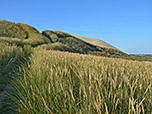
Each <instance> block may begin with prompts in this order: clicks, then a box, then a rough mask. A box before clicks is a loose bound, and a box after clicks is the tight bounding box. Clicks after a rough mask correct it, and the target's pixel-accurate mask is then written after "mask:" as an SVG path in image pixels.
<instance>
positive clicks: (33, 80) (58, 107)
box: [15, 50, 152, 114]
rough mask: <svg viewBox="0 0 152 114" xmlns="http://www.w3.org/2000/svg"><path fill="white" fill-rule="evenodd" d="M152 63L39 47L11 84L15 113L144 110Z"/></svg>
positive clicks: (151, 96) (150, 106)
mask: <svg viewBox="0 0 152 114" xmlns="http://www.w3.org/2000/svg"><path fill="white" fill-rule="evenodd" d="M151 69H152V63H151V62H136V61H129V60H123V59H112V58H106V57H96V56H91V55H80V54H72V53H65V52H58V51H46V50H39V51H36V52H35V53H34V55H32V57H31V59H30V64H29V65H28V67H26V68H24V72H23V75H22V77H21V79H20V80H17V83H16V82H15V88H16V92H17V93H18V94H17V95H16V97H15V101H16V103H17V106H16V108H17V110H18V112H19V113H24V114H33V113H37V114H38V113H45V114H49V113H50V114H53V113H59V114H63V113H65V114H71V113H79V114H95V113H98V114H103V113H106V114H108V113H109V114H121V113H124V114H127V113H128V114H135V113H136V114H141V113H145V114H150V113H152V70H151Z"/></svg>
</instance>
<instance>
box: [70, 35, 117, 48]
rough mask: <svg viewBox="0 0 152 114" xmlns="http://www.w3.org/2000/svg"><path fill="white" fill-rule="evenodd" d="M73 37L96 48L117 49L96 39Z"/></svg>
mask: <svg viewBox="0 0 152 114" xmlns="http://www.w3.org/2000/svg"><path fill="white" fill-rule="evenodd" d="M72 36H74V37H75V38H77V39H80V40H82V41H84V42H87V43H89V44H92V45H95V46H100V47H106V48H113V49H117V48H115V47H114V46H112V45H110V44H108V43H106V42H104V41H102V40H99V39H96V38H88V37H83V36H78V35H72Z"/></svg>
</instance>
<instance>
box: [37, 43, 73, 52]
mask: <svg viewBox="0 0 152 114" xmlns="http://www.w3.org/2000/svg"><path fill="white" fill-rule="evenodd" d="M41 48H42V49H46V50H59V51H67V52H75V50H73V49H72V48H70V47H69V46H67V45H64V44H62V43H60V42H56V43H53V44H43V45H40V46H38V47H37V48H36V49H38V50H39V49H41Z"/></svg>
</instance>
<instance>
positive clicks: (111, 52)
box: [42, 30, 129, 57]
mask: <svg viewBox="0 0 152 114" xmlns="http://www.w3.org/2000/svg"><path fill="white" fill-rule="evenodd" d="M42 34H43V35H44V36H45V37H48V38H49V39H50V41H51V42H52V44H50V45H56V43H58V42H60V43H58V44H57V45H56V48H54V46H48V47H47V46H42V47H43V48H44V47H45V48H46V49H53V50H60V49H62V51H63V48H61V47H62V46H64V47H65V46H66V47H68V49H69V51H70V52H71V51H72V52H76V53H82V54H91V55H97V56H106V57H129V55H128V54H126V53H124V52H122V51H120V50H118V49H116V48H115V47H114V46H112V45H110V44H108V43H106V42H104V41H102V40H99V39H95V38H88V37H83V36H78V35H72V34H69V33H66V32H63V31H52V30H45V31H43V32H42ZM61 44H62V45H61ZM59 45H60V46H59ZM59 47H60V48H59ZM66 51H67V48H66Z"/></svg>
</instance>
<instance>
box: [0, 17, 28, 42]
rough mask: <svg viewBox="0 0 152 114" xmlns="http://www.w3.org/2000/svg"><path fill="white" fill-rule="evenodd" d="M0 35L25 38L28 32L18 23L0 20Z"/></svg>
mask: <svg viewBox="0 0 152 114" xmlns="http://www.w3.org/2000/svg"><path fill="white" fill-rule="evenodd" d="M0 37H12V38H20V39H25V38H26V37H27V33H26V31H25V30H24V29H23V28H22V27H21V26H19V25H18V24H15V23H12V22H9V21H1V20H0Z"/></svg>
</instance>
